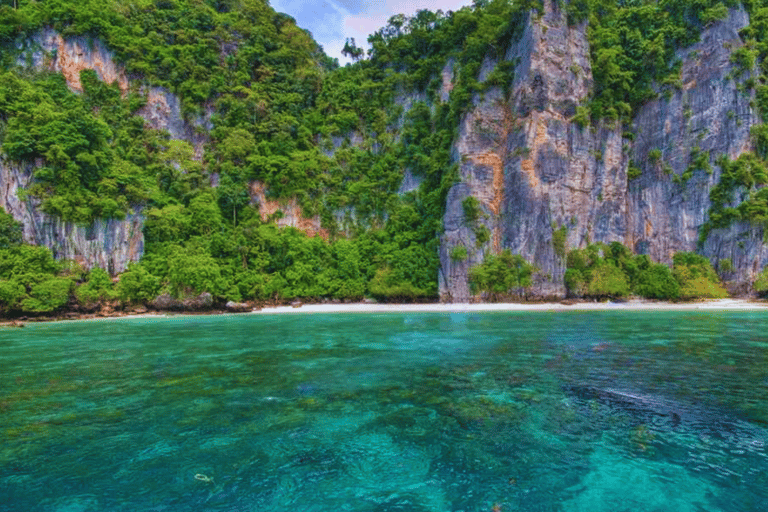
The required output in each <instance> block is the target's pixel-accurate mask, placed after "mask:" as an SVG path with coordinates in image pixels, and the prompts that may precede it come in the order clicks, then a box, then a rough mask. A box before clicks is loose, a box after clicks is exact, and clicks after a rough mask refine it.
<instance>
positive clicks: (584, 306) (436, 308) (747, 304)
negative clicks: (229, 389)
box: [253, 299, 768, 315]
mask: <svg viewBox="0 0 768 512" xmlns="http://www.w3.org/2000/svg"><path fill="white" fill-rule="evenodd" d="M607 310H628V311H641V310H648V311H696V310H715V311H718V310H768V303H766V302H757V301H750V300H744V299H720V300H707V301H699V302H686V303H677V304H676V303H672V302H650V301H640V300H638V301H628V302H580V303H577V304H574V305H571V306H568V305H565V304H561V303H558V302H551V303H542V304H517V303H504V304H306V305H302V306H300V307H291V306H279V307H274V308H264V309H262V310H261V311H254V312H253V314H255V315H265V314H266V315H271V314H285V313H424V312H432V313H442V312H446V313H448V312H469V311H607Z"/></svg>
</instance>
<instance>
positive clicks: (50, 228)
mask: <svg viewBox="0 0 768 512" xmlns="http://www.w3.org/2000/svg"><path fill="white" fill-rule="evenodd" d="M18 50H19V57H18V59H17V63H18V64H19V65H21V66H25V67H29V68H33V69H44V70H49V71H53V72H59V73H61V74H62V75H63V76H64V78H65V80H66V81H67V85H68V86H69V88H70V89H71V90H72V91H74V92H82V84H81V83H80V72H81V71H84V70H93V71H95V72H96V75H97V76H98V77H99V79H100V80H102V81H104V82H105V83H108V84H113V83H117V85H118V87H119V88H120V91H121V92H123V93H124V94H127V92H128V89H129V87H130V77H128V76H127V75H126V73H125V70H124V68H123V67H122V66H120V65H119V64H117V63H116V62H115V58H114V55H113V53H112V52H111V51H110V50H109V49H108V48H107V47H106V46H105V45H104V44H103V43H102V42H101V41H99V40H97V39H95V40H94V39H88V38H85V37H72V38H64V37H62V36H61V35H60V34H58V33H57V32H56V31H54V30H51V29H46V30H42V31H40V32H38V33H37V34H35V35H33V36H32V37H30V38H29V39H28V40H27V41H25V42H24V43H23V45H22V46H20V47H19V48H18ZM142 91H143V92H144V93H145V94H146V97H147V102H146V104H145V105H144V106H143V107H142V108H141V109H139V110H138V111H137V114H138V115H140V116H141V117H143V118H144V120H145V121H146V123H147V126H148V127H150V128H154V129H158V130H166V131H167V132H168V134H169V135H170V137H171V138H173V139H181V140H186V141H187V142H189V143H190V144H192V145H193V146H194V148H195V156H196V158H202V155H203V145H204V143H205V142H206V141H207V140H208V139H207V135H206V134H205V131H206V130H200V129H198V128H199V127H202V128H206V129H207V128H210V126H209V125H208V122H207V121H206V119H204V118H200V119H196V120H193V121H192V122H188V121H187V120H185V119H184V117H183V116H182V112H181V102H180V101H179V98H178V97H177V96H176V95H174V94H173V93H171V92H169V91H167V90H165V89H162V88H160V87H143V88H142ZM41 164H42V162H36V163H34V164H28V165H21V166H20V165H18V164H14V163H10V162H0V206H2V207H3V208H4V209H5V210H6V211H7V212H8V213H10V214H11V215H13V217H14V218H15V219H16V220H18V221H19V222H21V223H22V225H23V232H24V241H25V242H27V243H31V244H36V245H44V246H47V247H49V248H50V249H51V250H52V252H53V254H54V256H55V257H56V258H59V259H62V258H66V259H72V260H75V261H77V262H78V263H80V264H81V265H83V266H84V267H85V268H92V267H94V266H98V267H101V268H104V269H106V270H108V271H109V272H110V273H113V274H114V273H119V272H122V271H124V270H125V269H126V268H127V265H128V263H129V262H131V261H137V260H139V259H140V258H141V256H142V254H143V253H144V235H143V233H142V229H143V225H144V217H143V215H142V211H141V209H140V208H137V209H136V210H135V211H134V212H133V213H129V214H128V215H127V216H126V217H125V218H124V219H109V220H106V219H97V220H95V221H94V222H92V223H91V224H88V225H82V224H75V223H71V222H64V221H62V220H61V219H58V218H56V217H52V216H50V215H47V214H46V213H44V212H42V211H41V210H40V201H38V200H36V199H34V198H33V197H27V198H26V199H24V200H22V199H21V198H20V197H19V190H23V189H26V188H27V187H28V186H29V185H30V184H31V181H32V171H33V168H34V165H41Z"/></svg>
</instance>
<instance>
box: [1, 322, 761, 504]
mask: <svg viewBox="0 0 768 512" xmlns="http://www.w3.org/2000/svg"><path fill="white" fill-rule="evenodd" d="M767 442H768V314H766V313H762V312H727V313H713V312H708V313H696V312H670V313H666V312H663V313H657V312H602V313H597V312H586V313H576V312H573V313H450V314H448V313H440V314H437V313H435V314H407V315H406V314H381V315H368V314H365V315H364V314H347V315H342V314H328V315H275V316H251V315H249V316H208V317H171V318H149V319H124V320H114V321H113V320H110V321H95V322H71V323H48V324H32V325H28V326H27V327H26V328H24V329H3V330H0V511H3V512H17V511H19V512H34V511H46V512H47V511H54V512H85V511H126V512H128V511H131V512H136V511H198V510H201V511H202V510H212V511H214V510H221V511H259V512H261V511H344V510H350V511H371V512H373V511H380V512H384V511H420V512H427V511H466V512H469V511H489V512H494V511H542V512H543V511H563V512H566V511H568V512H570V511H574V512H575V511H585V512H586V511H592V512H595V511H597V512H601V511H605V512H608V511H611V512H620V511H633V512H634V511H675V512H688V511H706V512H715V511H734V512H735V511H739V512H743V511H751V510H754V511H761V510H766V509H768V448H767V447H766V443H767Z"/></svg>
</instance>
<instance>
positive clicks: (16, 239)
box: [0, 208, 22, 249]
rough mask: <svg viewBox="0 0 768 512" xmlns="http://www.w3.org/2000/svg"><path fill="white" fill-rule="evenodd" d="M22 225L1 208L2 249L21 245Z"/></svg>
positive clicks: (0, 241) (0, 232)
mask: <svg viewBox="0 0 768 512" xmlns="http://www.w3.org/2000/svg"><path fill="white" fill-rule="evenodd" d="M21 229H22V228H21V223H20V222H18V221H16V219H14V218H13V216H11V215H9V214H7V213H5V210H4V209H3V208H0V249H7V248H9V247H16V246H18V245H21V242H22V238H21Z"/></svg>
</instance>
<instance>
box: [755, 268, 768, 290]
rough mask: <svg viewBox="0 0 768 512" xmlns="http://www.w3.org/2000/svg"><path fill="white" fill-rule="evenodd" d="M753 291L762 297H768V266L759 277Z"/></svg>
mask: <svg viewBox="0 0 768 512" xmlns="http://www.w3.org/2000/svg"><path fill="white" fill-rule="evenodd" d="M752 289H753V290H755V292H756V293H757V294H758V295H760V296H761V297H765V296H766V295H768V266H766V267H765V268H763V271H762V272H760V273H759V274H758V275H757V278H756V279H755V283H754V284H753V285H752Z"/></svg>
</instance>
